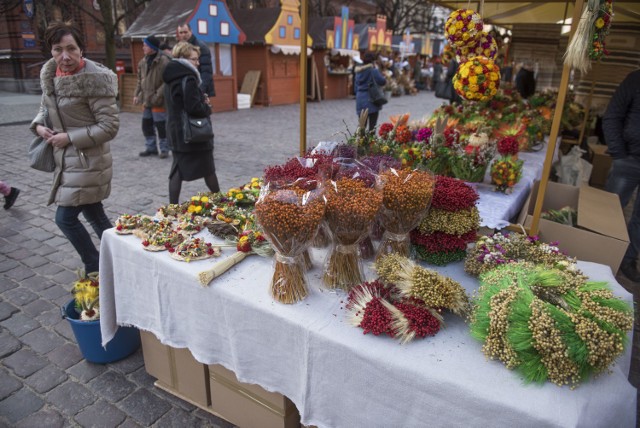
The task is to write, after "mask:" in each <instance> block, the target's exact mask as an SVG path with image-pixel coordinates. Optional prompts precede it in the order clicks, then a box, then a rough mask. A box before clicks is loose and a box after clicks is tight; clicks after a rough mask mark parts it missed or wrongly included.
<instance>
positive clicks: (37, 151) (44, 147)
mask: <svg viewBox="0 0 640 428" xmlns="http://www.w3.org/2000/svg"><path fill="white" fill-rule="evenodd" d="M28 155H29V166H30V167H31V168H33V169H37V170H38V171H44V172H53V171H54V170H55V169H56V163H55V160H54V159H53V146H52V145H51V144H48V143H47V142H46V141H45V140H44V138H42V137H41V136H39V135H38V136H37V137H35V138H34V139H33V141H31V144H29V150H28Z"/></svg>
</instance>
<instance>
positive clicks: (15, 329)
mask: <svg viewBox="0 0 640 428" xmlns="http://www.w3.org/2000/svg"><path fill="white" fill-rule="evenodd" d="M0 325H1V326H2V327H4V328H6V329H7V330H9V331H10V332H11V333H12V334H13V335H14V336H16V337H20V336H22V335H24V334H26V333H29V332H30V331H31V330H35V329H36V328H38V327H40V324H38V322H36V321H34V320H33V319H31V318H29V317H28V316H26V315H25V314H23V313H21V312H18V313H15V314H13V315H12V316H11V318H7V319H6V320H4V321H2V322H0Z"/></svg>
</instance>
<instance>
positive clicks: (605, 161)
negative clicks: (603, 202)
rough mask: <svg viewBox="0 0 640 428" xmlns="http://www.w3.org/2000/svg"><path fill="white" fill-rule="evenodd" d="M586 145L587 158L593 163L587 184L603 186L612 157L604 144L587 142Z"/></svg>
mask: <svg viewBox="0 0 640 428" xmlns="http://www.w3.org/2000/svg"><path fill="white" fill-rule="evenodd" d="M588 147H589V160H590V161H591V164H592V165H593V170H592V171H591V179H590V180H589V184H591V185H592V186H596V187H604V185H605V184H606V182H607V176H608V175H609V170H610V169H611V163H612V162H613V158H612V157H611V156H609V154H608V153H607V146H606V145H604V144H597V143H589V144H588Z"/></svg>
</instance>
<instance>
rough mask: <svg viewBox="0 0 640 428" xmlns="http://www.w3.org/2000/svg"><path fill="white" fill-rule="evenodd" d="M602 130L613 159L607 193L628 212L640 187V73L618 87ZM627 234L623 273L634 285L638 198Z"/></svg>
mask: <svg viewBox="0 0 640 428" xmlns="http://www.w3.org/2000/svg"><path fill="white" fill-rule="evenodd" d="M602 127H603V131H604V137H605V140H606V143H607V147H608V151H609V154H610V155H611V157H612V158H613V164H612V166H611V171H610V172H609V177H608V178H607V185H606V189H607V191H609V192H612V193H616V194H617V195H618V196H620V203H621V204H622V207H623V208H624V207H625V206H626V205H627V204H628V203H629V201H630V200H631V197H632V196H633V194H634V193H636V190H637V189H638V186H639V185H640V70H636V71H633V72H631V73H630V74H629V75H628V76H627V77H626V78H625V79H624V80H623V81H622V83H621V84H620V86H618V89H617V90H616V92H615V93H614V94H613V97H611V101H609V106H608V107H607V111H606V113H605V114H604V117H603V120H602ZM627 230H628V231H629V248H628V249H627V252H626V253H625V255H624V258H623V259H622V265H621V266H620V270H621V271H622V273H623V274H624V275H625V276H626V277H627V278H629V279H630V280H631V281H633V282H640V272H639V271H638V268H637V265H636V261H637V259H638V251H639V250H640V198H639V197H638V195H637V194H636V200H635V204H634V207H633V214H632V215H631V219H630V220H629V224H628V225H627Z"/></svg>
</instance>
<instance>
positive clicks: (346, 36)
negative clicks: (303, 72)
mask: <svg viewBox="0 0 640 428" xmlns="http://www.w3.org/2000/svg"><path fill="white" fill-rule="evenodd" d="M354 28H355V24H354V22H353V19H349V8H347V7H345V6H343V7H342V14H341V15H340V16H336V17H324V18H322V17H314V18H311V19H309V35H310V36H311V37H312V38H313V46H312V48H313V61H312V64H311V68H312V71H311V82H310V84H311V85H313V84H314V77H313V76H314V73H317V76H318V84H319V87H320V92H321V93H320V97H316V98H318V99H320V100H322V99H339V98H346V97H347V96H349V94H350V93H351V92H350V90H351V87H352V84H353V83H352V82H351V76H352V71H353V67H354V61H353V58H354V57H359V56H360V53H359V52H358V47H359V40H358V34H355V31H354ZM312 87H313V86H312Z"/></svg>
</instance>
